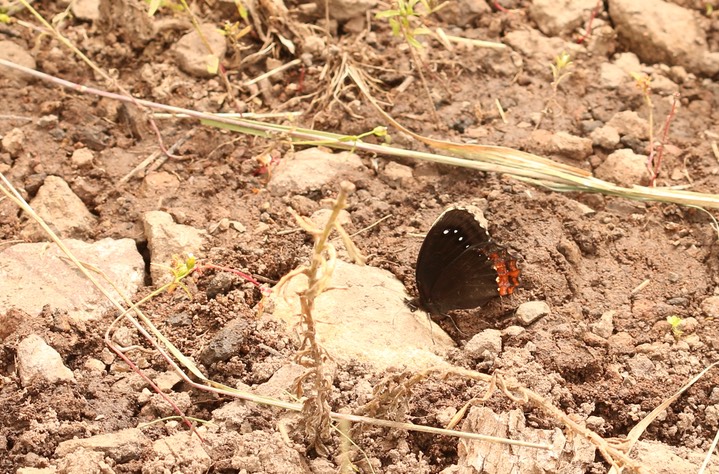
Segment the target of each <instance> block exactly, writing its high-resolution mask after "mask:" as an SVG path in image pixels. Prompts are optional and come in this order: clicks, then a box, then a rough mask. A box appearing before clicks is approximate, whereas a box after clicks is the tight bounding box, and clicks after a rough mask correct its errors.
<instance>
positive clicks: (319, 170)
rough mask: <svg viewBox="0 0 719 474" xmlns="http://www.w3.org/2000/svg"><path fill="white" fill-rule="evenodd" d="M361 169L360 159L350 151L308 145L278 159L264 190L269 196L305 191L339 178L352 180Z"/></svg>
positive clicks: (320, 186)
mask: <svg viewBox="0 0 719 474" xmlns="http://www.w3.org/2000/svg"><path fill="white" fill-rule="evenodd" d="M363 168H364V166H363V165H362V160H360V157H359V156H357V155H355V154H354V153H350V152H348V151H344V152H341V153H332V152H329V151H326V150H323V149H320V148H308V149H306V150H302V151H299V152H297V153H295V154H294V155H290V154H288V155H287V156H285V157H284V158H283V159H282V160H281V161H280V164H279V165H277V168H275V170H274V171H273V172H272V178H271V179H270V182H269V183H267V190H268V191H269V192H270V193H271V194H272V195H273V196H285V195H286V194H307V193H308V192H310V191H317V190H319V189H321V188H322V187H323V186H327V185H331V184H334V183H339V182H340V181H341V179H343V178H348V179H350V181H354V180H355V179H352V178H357V177H358V171H359V170H362V169H363ZM359 175H361V173H359Z"/></svg>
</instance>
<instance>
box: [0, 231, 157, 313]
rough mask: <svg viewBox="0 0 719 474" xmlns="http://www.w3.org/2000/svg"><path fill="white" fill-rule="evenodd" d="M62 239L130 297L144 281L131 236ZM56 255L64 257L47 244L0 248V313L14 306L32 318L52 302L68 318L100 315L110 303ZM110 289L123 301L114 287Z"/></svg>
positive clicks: (69, 247)
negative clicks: (81, 239) (92, 240)
mask: <svg viewBox="0 0 719 474" xmlns="http://www.w3.org/2000/svg"><path fill="white" fill-rule="evenodd" d="M63 243H64V244H65V246H66V247H68V249H69V250H70V251H71V252H72V253H73V254H74V255H75V256H76V257H77V258H78V259H79V260H80V261H82V262H87V263H89V264H91V265H93V266H95V267H97V268H99V269H100V270H102V271H103V273H105V275H107V277H108V278H109V279H110V280H111V281H112V282H113V283H114V284H115V285H116V286H117V287H118V288H119V289H120V291H122V293H123V294H125V295H127V296H129V297H132V296H133V295H134V294H135V292H136V291H137V289H138V288H139V286H140V285H142V283H143V278H144V272H145V263H144V261H143V260H142V255H140V254H139V252H138V251H137V246H136V245H135V241H134V240H132V239H121V240H113V239H103V240H100V241H97V242H95V243H93V244H88V243H85V242H81V241H78V240H64V241H63ZM60 255H63V256H64V254H63V253H62V251H61V250H60V249H59V248H58V247H57V246H55V245H51V246H50V247H48V245H47V244H45V243H37V244H17V245H13V246H12V247H7V248H6V249H4V250H3V251H1V252H0V313H2V312H5V311H7V310H8V309H9V308H12V307H15V308H18V309H20V310H22V311H24V312H26V313H28V314H30V315H31V316H35V315H37V314H39V313H40V311H41V310H42V308H43V306H45V305H51V307H52V308H53V309H56V310H59V311H64V312H67V314H68V316H69V317H70V318H75V319H79V320H87V319H98V318H100V317H101V316H102V315H103V314H104V313H105V312H106V311H107V310H108V309H109V308H110V307H111V303H110V302H109V301H108V300H107V298H105V297H104V296H103V295H102V294H101V293H100V292H99V291H98V290H97V289H96V288H95V287H94V286H93V285H92V283H91V282H89V281H88V280H87V278H85V277H84V276H82V275H81V274H80V273H79V272H78V271H76V270H74V269H72V268H71V266H70V265H71V264H68V262H67V261H65V260H63V259H61V258H60ZM108 291H109V292H110V293H111V294H112V295H114V296H115V298H117V299H118V300H119V299H121V298H120V295H118V294H117V293H116V292H115V290H113V289H108Z"/></svg>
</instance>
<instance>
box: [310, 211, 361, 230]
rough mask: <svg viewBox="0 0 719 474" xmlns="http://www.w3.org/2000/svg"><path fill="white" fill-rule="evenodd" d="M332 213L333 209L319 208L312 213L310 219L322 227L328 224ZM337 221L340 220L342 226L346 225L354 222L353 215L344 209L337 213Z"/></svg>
mask: <svg viewBox="0 0 719 474" xmlns="http://www.w3.org/2000/svg"><path fill="white" fill-rule="evenodd" d="M331 215H332V209H318V210H316V211H315V212H313V213H312V215H311V216H310V220H311V221H312V223H313V224H314V225H315V226H317V227H318V228H320V229H322V228H324V227H325V226H326V225H327V221H328V220H329V218H330V216H331ZM337 222H339V224H340V225H341V226H342V227H346V226H348V225H350V224H352V216H350V213H349V212H347V211H345V210H344V209H342V210H341V211H340V213H339V214H338V215H337Z"/></svg>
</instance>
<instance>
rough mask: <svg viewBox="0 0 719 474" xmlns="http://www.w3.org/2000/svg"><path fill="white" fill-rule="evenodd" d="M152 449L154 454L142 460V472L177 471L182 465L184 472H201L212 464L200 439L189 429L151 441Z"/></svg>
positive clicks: (208, 469)
mask: <svg viewBox="0 0 719 474" xmlns="http://www.w3.org/2000/svg"><path fill="white" fill-rule="evenodd" d="M152 451H153V452H154V454H153V455H152V456H150V458H149V459H148V460H143V463H142V471H143V472H158V473H159V472H177V471H178V466H182V469H181V471H182V472H184V473H203V472H208V471H210V467H211V466H212V458H210V455H209V454H207V451H206V450H205V448H204V447H203V442H202V440H201V439H200V438H199V437H197V436H195V434H194V433H192V432H189V431H181V432H179V433H175V434H173V435H171V436H166V437H164V438H160V439H158V440H157V441H155V442H154V443H152Z"/></svg>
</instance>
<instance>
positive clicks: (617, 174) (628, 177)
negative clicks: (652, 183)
mask: <svg viewBox="0 0 719 474" xmlns="http://www.w3.org/2000/svg"><path fill="white" fill-rule="evenodd" d="M594 174H595V176H596V177H597V178H600V179H603V180H606V181H611V182H613V183H616V184H619V185H621V186H626V187H631V186H633V185H635V184H646V183H647V182H648V180H649V173H648V171H647V157H646V156H644V155H637V154H636V153H634V152H633V151H632V150H630V149H628V148H624V149H621V150H617V151H615V152H614V153H612V154H611V155H609V156H608V157H607V158H606V159H605V160H604V162H603V163H602V164H601V165H599V166H598V167H597V169H596V171H595V173H594Z"/></svg>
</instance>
